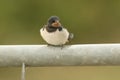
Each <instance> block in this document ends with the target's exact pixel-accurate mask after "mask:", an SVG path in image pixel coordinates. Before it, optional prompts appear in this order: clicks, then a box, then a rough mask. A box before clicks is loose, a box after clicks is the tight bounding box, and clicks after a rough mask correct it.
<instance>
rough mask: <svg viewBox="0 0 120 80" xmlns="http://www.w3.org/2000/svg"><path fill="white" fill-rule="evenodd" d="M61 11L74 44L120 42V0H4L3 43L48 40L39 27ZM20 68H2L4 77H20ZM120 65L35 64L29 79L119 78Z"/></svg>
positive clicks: (0, 79)
mask: <svg viewBox="0 0 120 80" xmlns="http://www.w3.org/2000/svg"><path fill="white" fill-rule="evenodd" d="M52 15H57V16H59V17H60V19H61V23H62V24H63V26H64V27H66V28H67V29H68V30H69V31H70V32H72V33H74V35H75V38H74V39H73V41H72V43H71V44H88V43H89V44H96V43H119V42H120V0H0V45H18V44H20V45H22V44H31V45H33V44H38V45H39V44H45V42H44V41H43V40H42V38H41V37H40V35H39V29H40V28H41V27H42V26H43V25H44V24H46V22H47V19H48V18H49V17H50V16H52ZM20 71H21V69H20V68H15V67H14V68H0V80H20V74H21V73H20ZM119 74H120V67H119V66H114V67H113V66H99V67H98V66H94V67H93V66H91V67H88V66H85V67H37V68H35V67H32V68H27V75H26V78H27V80H40V79H44V80H55V79H57V80H74V79H75V80H80V79H83V80H101V79H105V80H113V79H115V80H119V79H120V76H119Z"/></svg>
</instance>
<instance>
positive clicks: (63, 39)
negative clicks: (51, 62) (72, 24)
mask: <svg viewBox="0 0 120 80" xmlns="http://www.w3.org/2000/svg"><path fill="white" fill-rule="evenodd" d="M40 35H41V36H42V38H43V40H45V41H46V42H47V44H48V45H53V46H62V45H64V44H66V43H67V42H69V41H70V40H71V39H72V38H73V34H72V33H69V32H68V30H67V29H66V28H64V27H63V26H62V24H61V23H60V19H59V17H57V16H51V17H50V18H49V19H48V21H47V24H46V25H44V26H43V27H42V28H41V29H40Z"/></svg>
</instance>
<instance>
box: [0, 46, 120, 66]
mask: <svg viewBox="0 0 120 80" xmlns="http://www.w3.org/2000/svg"><path fill="white" fill-rule="evenodd" d="M23 62H24V64H26V66H38V67H40V66H88V65H90V66H94V65H97V66H98V65H111V66H113V65H120V44H77V45H66V46H64V47H63V48H61V47H53V46H47V45H0V67H9V66H21V64H22V63H23Z"/></svg>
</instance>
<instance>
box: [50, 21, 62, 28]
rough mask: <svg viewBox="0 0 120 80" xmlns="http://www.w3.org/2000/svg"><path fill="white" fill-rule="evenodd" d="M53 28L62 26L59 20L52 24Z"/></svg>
mask: <svg viewBox="0 0 120 80" xmlns="http://www.w3.org/2000/svg"><path fill="white" fill-rule="evenodd" d="M52 26H54V27H59V26H61V24H60V22H59V21H58V20H56V21H55V22H54V23H52Z"/></svg>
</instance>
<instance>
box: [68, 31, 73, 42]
mask: <svg viewBox="0 0 120 80" xmlns="http://www.w3.org/2000/svg"><path fill="white" fill-rule="evenodd" d="M73 38H74V34H73V33H69V36H68V41H70V40H71V39H73Z"/></svg>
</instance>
